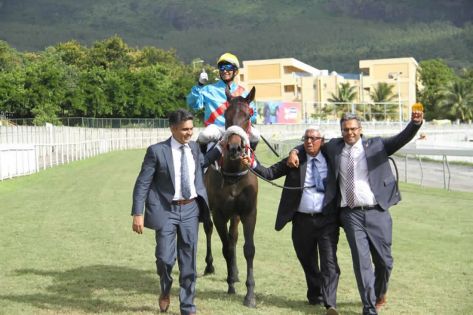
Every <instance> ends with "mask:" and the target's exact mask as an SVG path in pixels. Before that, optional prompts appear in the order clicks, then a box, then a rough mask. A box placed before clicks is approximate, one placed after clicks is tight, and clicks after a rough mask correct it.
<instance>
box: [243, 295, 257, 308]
mask: <svg viewBox="0 0 473 315" xmlns="http://www.w3.org/2000/svg"><path fill="white" fill-rule="evenodd" d="M243 305H245V306H246V307H250V308H255V307H256V299H255V298H254V297H253V298H247V297H245V299H244V300H243Z"/></svg>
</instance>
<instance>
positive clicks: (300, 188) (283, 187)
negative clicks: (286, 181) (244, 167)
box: [248, 166, 315, 190]
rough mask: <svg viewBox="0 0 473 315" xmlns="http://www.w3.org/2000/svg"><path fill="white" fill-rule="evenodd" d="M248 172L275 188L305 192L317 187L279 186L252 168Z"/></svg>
mask: <svg viewBox="0 0 473 315" xmlns="http://www.w3.org/2000/svg"><path fill="white" fill-rule="evenodd" d="M248 170H249V171H250V172H252V173H253V174H255V175H256V176H257V177H258V178H260V179H262V180H264V181H265V182H267V183H269V184H271V185H273V186H276V187H278V188H282V189H291V190H304V189H306V188H314V187H315V185H312V186H302V187H289V186H284V185H279V184H276V183H273V182H272V181H270V180H269V179H266V178H264V177H263V176H261V175H260V174H258V173H256V172H255V171H254V170H253V169H252V168H251V167H249V166H248Z"/></svg>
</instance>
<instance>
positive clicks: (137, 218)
mask: <svg viewBox="0 0 473 315" xmlns="http://www.w3.org/2000/svg"><path fill="white" fill-rule="evenodd" d="M169 126H170V129H171V133H172V137H170V138H169V139H167V140H165V141H163V142H160V143H157V144H154V145H151V146H150V147H149V148H148V149H147V151H146V155H145V157H144V160H143V164H142V166H141V171H140V174H139V175H138V178H137V179H136V183H135V187H134V190H133V207H132V212H131V214H132V215H133V226H132V228H133V231H135V232H136V233H138V234H141V233H143V228H144V227H147V228H150V229H153V230H155V231H156V252H155V256H156V266H157V273H158V275H159V277H160V285H161V295H160V297H159V308H160V310H161V312H166V311H167V310H168V307H169V304H170V296H169V294H170V292H171V285H172V282H173V279H172V276H171V272H172V268H173V266H174V264H175V261H176V257H177V260H178V265H179V270H180V274H179V285H180V292H179V300H180V310H181V314H183V315H189V314H195V313H196V307H195V305H194V296H195V282H196V278H197V272H196V252H197V240H198V226H199V217H200V219H201V220H203V221H205V220H210V211H209V207H208V199H207V192H206V190H205V187H204V181H203V175H202V173H203V171H202V168H203V167H206V166H208V164H210V162H211V161H213V160H215V159H216V158H218V157H219V156H220V151H219V150H218V149H214V150H212V151H209V153H208V154H207V155H206V156H205V157H204V156H203V155H202V153H201V152H200V150H199V147H198V145H197V144H196V143H195V142H194V141H191V137H192V134H193V127H194V126H193V116H192V115H191V114H190V113H189V112H188V111H186V110H183V109H179V110H177V111H174V112H172V113H171V114H170V115H169ZM145 208H146V211H145V213H144V215H143V210H144V209H145ZM176 239H177V242H176ZM176 251H177V254H176Z"/></svg>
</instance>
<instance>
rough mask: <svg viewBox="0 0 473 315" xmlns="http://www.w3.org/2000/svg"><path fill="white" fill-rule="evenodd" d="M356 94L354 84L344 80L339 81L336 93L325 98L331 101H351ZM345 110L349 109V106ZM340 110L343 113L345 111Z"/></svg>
mask: <svg viewBox="0 0 473 315" xmlns="http://www.w3.org/2000/svg"><path fill="white" fill-rule="evenodd" d="M356 96H357V93H356V86H350V83H349V82H345V83H340V85H339V86H338V90H337V93H336V94H334V93H332V97H331V98H329V99H327V101H329V102H333V103H351V102H353V101H354V100H355V98H356ZM348 106H350V105H348ZM347 111H350V108H348V110H347ZM341 112H342V113H343V112H345V111H344V110H342V111H341Z"/></svg>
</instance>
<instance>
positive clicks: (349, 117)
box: [340, 113, 361, 128]
mask: <svg viewBox="0 0 473 315" xmlns="http://www.w3.org/2000/svg"><path fill="white" fill-rule="evenodd" d="M347 120H356V121H357V122H358V127H361V119H360V117H358V116H357V115H356V114H352V113H345V114H343V116H342V118H340V128H342V126H343V123H344V122H345V121H347Z"/></svg>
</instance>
